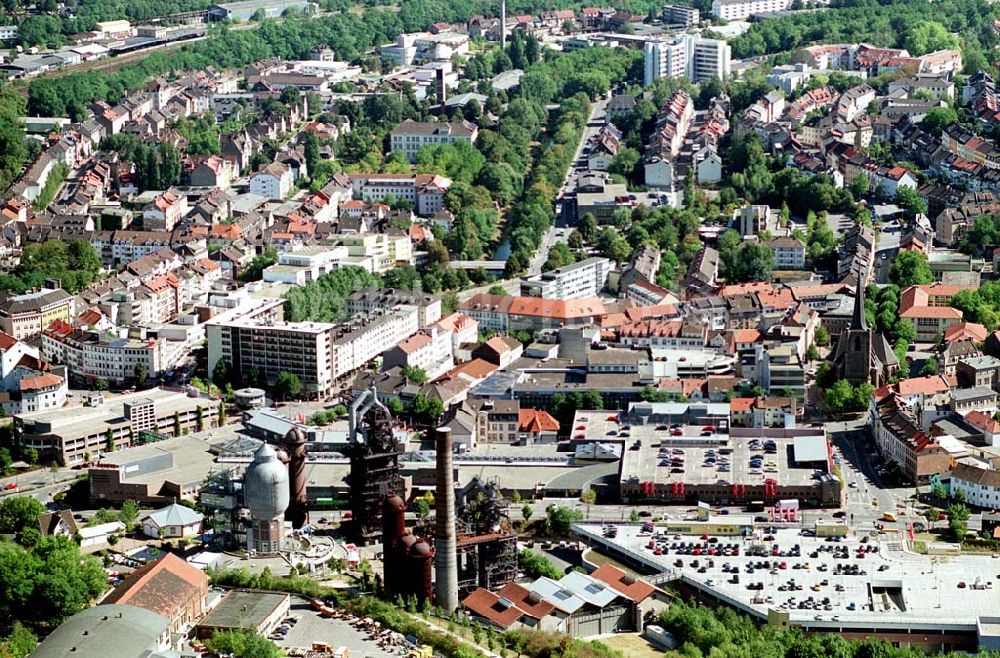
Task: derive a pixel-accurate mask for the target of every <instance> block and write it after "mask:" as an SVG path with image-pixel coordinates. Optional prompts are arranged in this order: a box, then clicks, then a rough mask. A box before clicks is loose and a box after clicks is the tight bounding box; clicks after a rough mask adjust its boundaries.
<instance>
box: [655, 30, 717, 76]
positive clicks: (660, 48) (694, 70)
mask: <svg viewBox="0 0 1000 658" xmlns="http://www.w3.org/2000/svg"><path fill="white" fill-rule="evenodd" d="M644 51H645V58H644V67H645V68H644V78H643V81H644V84H646V85H650V84H652V83H653V81H654V80H657V79H659V78H681V77H685V78H688V79H689V80H691V81H692V82H701V81H703V80H711V79H712V78H719V79H720V80H725V79H727V78H728V77H729V74H730V60H731V59H732V49H731V48H730V47H729V44H728V43H726V42H725V41H722V40H719V39H705V38H702V37H699V36H695V35H691V34H682V35H680V36H679V37H676V38H673V39H652V40H650V41H647V42H646V45H645V47H644Z"/></svg>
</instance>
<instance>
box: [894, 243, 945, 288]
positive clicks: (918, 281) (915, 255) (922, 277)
mask: <svg viewBox="0 0 1000 658" xmlns="http://www.w3.org/2000/svg"><path fill="white" fill-rule="evenodd" d="M889 279H890V280H891V281H892V282H893V283H895V284H896V285H897V286H899V287H900V288H906V287H908V286H914V285H923V284H928V283H933V282H934V274H933V273H932V272H931V268H930V265H929V264H928V262H927V256H925V255H924V254H923V253H921V252H919V251H904V252H902V253H900V254H898V255H897V256H896V259H895V260H894V261H893V263H892V267H891V268H890V269H889Z"/></svg>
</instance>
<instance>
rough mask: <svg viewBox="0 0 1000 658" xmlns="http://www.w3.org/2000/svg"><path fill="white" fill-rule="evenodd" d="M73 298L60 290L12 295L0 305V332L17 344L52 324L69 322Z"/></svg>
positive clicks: (52, 289) (51, 289) (53, 289)
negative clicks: (16, 340)
mask: <svg viewBox="0 0 1000 658" xmlns="http://www.w3.org/2000/svg"><path fill="white" fill-rule="evenodd" d="M72 314H73V296H72V295H70V294H69V293H67V292H66V291H65V290H63V289H62V288H58V287H56V288H47V289H45V290H41V291H38V292H29V293H25V294H23V295H13V296H11V297H7V298H6V299H5V300H3V301H2V302H0V330H2V331H3V332H4V333H6V334H8V335H10V336H13V337H14V338H16V339H18V340H20V339H22V338H27V337H28V336H34V335H35V334H39V333H41V332H42V330H44V329H45V328H46V327H48V326H49V325H50V324H52V323H53V322H54V321H56V320H64V321H69V319H70V318H71V317H72Z"/></svg>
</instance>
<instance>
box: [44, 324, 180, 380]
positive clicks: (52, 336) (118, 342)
mask: <svg viewBox="0 0 1000 658" xmlns="http://www.w3.org/2000/svg"><path fill="white" fill-rule="evenodd" d="M132 333H133V335H129V330H127V329H124V328H121V329H119V330H117V331H116V332H100V331H89V330H86V329H76V328H74V327H73V326H71V325H69V324H68V323H66V322H62V321H57V322H54V323H53V324H52V325H51V326H49V328H48V329H46V330H45V332H44V333H43V334H42V356H43V357H44V358H45V359H46V360H47V361H50V362H51V363H54V364H62V365H65V366H66V369H67V371H68V374H69V376H70V377H71V378H73V379H76V380H78V381H89V382H93V381H95V380H98V379H103V380H105V381H108V382H114V383H119V384H120V383H123V382H127V381H136V380H137V379H143V378H149V377H158V376H159V375H160V374H161V373H162V372H164V371H166V370H169V369H170V368H173V367H174V366H176V365H177V364H178V363H180V361H181V360H182V359H183V357H184V356H185V354H186V350H185V349H184V342H183V341H177V342H176V343H172V342H170V341H167V340H164V339H163V338H146V337H144V336H143V335H142V334H143V333H144V330H141V329H140V330H138V331H136V330H133V332H132Z"/></svg>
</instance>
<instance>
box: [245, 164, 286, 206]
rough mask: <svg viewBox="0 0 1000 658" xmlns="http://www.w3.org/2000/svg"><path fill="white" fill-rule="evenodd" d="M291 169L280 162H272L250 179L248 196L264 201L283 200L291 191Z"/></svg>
mask: <svg viewBox="0 0 1000 658" xmlns="http://www.w3.org/2000/svg"><path fill="white" fill-rule="evenodd" d="M292 178H293V176H292V169H291V167H289V166H288V165H286V164H282V163H281V162H272V163H271V164H269V165H267V166H266V167H262V168H261V170H260V171H258V172H257V173H255V174H254V175H253V176H252V177H251V178H250V194H256V195H258V196H262V197H264V198H265V199H278V200H280V199H284V198H285V197H286V196H288V193H289V192H290V191H291V189H292V183H293V180H292Z"/></svg>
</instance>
